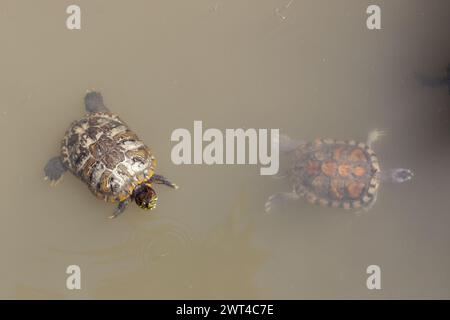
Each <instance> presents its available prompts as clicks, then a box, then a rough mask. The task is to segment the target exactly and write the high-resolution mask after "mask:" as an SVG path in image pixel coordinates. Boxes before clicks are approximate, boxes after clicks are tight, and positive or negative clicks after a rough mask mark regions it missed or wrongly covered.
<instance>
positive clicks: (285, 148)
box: [272, 134, 305, 152]
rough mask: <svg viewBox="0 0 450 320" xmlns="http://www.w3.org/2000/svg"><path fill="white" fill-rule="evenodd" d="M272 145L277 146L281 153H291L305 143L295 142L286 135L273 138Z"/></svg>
mask: <svg viewBox="0 0 450 320" xmlns="http://www.w3.org/2000/svg"><path fill="white" fill-rule="evenodd" d="M272 143H273V144H277V145H278V147H279V150H280V151H281V152H291V151H293V150H295V149H297V148H298V147H299V146H300V145H302V144H304V143H305V142H304V141H301V140H294V139H292V138H290V137H289V136H287V135H285V134H278V135H274V136H272Z"/></svg>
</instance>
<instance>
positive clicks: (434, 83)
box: [415, 64, 450, 94]
mask: <svg viewBox="0 0 450 320" xmlns="http://www.w3.org/2000/svg"><path fill="white" fill-rule="evenodd" d="M415 76H416V79H417V80H418V81H419V82H420V83H421V84H422V85H423V86H426V87H431V88H437V87H447V89H448V94H450V64H449V65H448V66H447V69H446V70H445V75H444V76H443V77H429V76H425V75H422V74H419V73H416V74H415Z"/></svg>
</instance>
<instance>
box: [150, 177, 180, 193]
mask: <svg viewBox="0 0 450 320" xmlns="http://www.w3.org/2000/svg"><path fill="white" fill-rule="evenodd" d="M150 182H154V183H159V184H163V185H166V186H168V187H171V188H174V189H178V186H177V185H176V184H175V183H172V182H171V181H169V179H167V178H166V177H164V176H162V175H159V174H155V175H153V176H152V177H151V178H150Z"/></svg>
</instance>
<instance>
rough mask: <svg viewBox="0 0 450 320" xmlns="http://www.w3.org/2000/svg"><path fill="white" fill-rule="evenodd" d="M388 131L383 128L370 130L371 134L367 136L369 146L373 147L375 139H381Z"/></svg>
mask: <svg viewBox="0 0 450 320" xmlns="http://www.w3.org/2000/svg"><path fill="white" fill-rule="evenodd" d="M386 134H387V133H386V132H385V131H382V130H377V129H375V130H372V131H370V132H369V135H368V136H367V142H366V144H367V145H368V146H369V148H371V149H372V144H373V143H374V142H375V141H378V140H380V138H381V137H384V136H385V135H386Z"/></svg>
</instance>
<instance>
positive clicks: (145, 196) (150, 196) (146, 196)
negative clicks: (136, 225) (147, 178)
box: [133, 183, 158, 210]
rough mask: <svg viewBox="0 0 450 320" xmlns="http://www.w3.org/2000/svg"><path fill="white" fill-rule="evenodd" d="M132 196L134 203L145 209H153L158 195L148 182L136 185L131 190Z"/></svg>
mask: <svg viewBox="0 0 450 320" xmlns="http://www.w3.org/2000/svg"><path fill="white" fill-rule="evenodd" d="M133 197H134V201H136V204H137V205H138V206H139V207H140V208H142V209H145V210H153V209H155V207H156V202H157V201H158V196H157V195H156V192H155V190H153V188H152V185H151V184H150V183H142V184H140V185H139V186H137V187H136V188H135V189H134V191H133Z"/></svg>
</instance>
